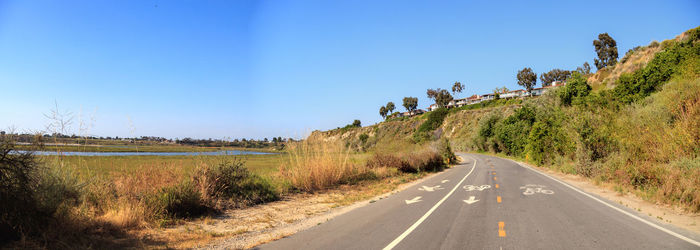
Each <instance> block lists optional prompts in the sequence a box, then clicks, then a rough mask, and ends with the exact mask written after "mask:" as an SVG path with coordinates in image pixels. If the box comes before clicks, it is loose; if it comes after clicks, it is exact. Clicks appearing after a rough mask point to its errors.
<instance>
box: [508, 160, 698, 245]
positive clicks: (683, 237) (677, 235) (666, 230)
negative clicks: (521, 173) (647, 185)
mask: <svg viewBox="0 0 700 250" xmlns="http://www.w3.org/2000/svg"><path fill="white" fill-rule="evenodd" d="M511 161H513V160H511ZM513 162H515V163H516V164H518V165H520V166H522V167H524V168H527V169H530V170H532V171H534V172H536V173H538V174H540V175H542V176H544V177H547V178H549V179H552V180H554V181H556V182H558V183H559V184H562V185H564V186H566V187H568V188H571V189H572V190H574V191H576V192H579V193H581V194H583V195H585V196H587V197H588V198H591V199H593V200H595V201H597V202H600V203H602V204H604V205H606V206H608V207H610V208H612V209H615V210H617V211H618V212H620V213H623V214H625V215H627V216H629V217H632V218H634V219H636V220H638V221H641V222H644V223H645V224H647V225H649V226H651V227H653V228H656V229H658V230H661V231H663V232H665V233H667V234H670V235H672V236H675V237H676V238H679V239H681V240H684V241H686V242H688V243H690V244H694V245H696V246H700V242H697V241H695V240H693V239H691V238H688V237H685V236H683V235H681V234H679V233H676V232H674V231H671V230H668V229H666V228H664V227H662V226H659V225H656V224H654V223H652V222H650V221H648V220H645V219H642V218H641V217H639V216H636V215H634V214H632V213H629V212H627V211H625V210H623V209H620V208H618V207H616V206H613V205H611V204H609V203H607V202H605V201H603V200H601V199H598V198H596V197H595V196H593V195H590V194H588V193H586V192H584V191H581V190H579V189H578V188H576V187H574V186H571V185H569V184H567V183H565V182H563V181H560V180H558V179H557V178H554V177H551V176H549V175H547V174H545V173H542V172H540V171H539V170H537V169H534V168H531V167H530V166H527V165H525V164H521V163H520V162H516V161H513Z"/></svg>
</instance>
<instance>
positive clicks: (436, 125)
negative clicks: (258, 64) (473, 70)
mask: <svg viewBox="0 0 700 250" xmlns="http://www.w3.org/2000/svg"><path fill="white" fill-rule="evenodd" d="M482 105H483V104H482ZM438 111H440V110H438ZM438 111H433V112H429V113H426V114H423V115H419V116H416V117H411V118H401V119H393V120H390V121H386V122H381V123H379V124H376V125H372V126H367V127H362V128H344V129H336V130H331V131H325V132H320V131H315V132H314V133H312V135H311V136H310V137H309V139H310V140H324V141H336V140H341V141H343V142H345V144H346V146H348V147H350V148H352V149H353V150H356V151H366V152H375V153H383V152H401V151H410V150H411V149H412V148H415V147H418V145H424V144H426V143H432V142H434V141H440V140H445V139H446V140H449V144H450V145H451V146H452V148H454V149H456V150H460V151H481V152H491V153H500V154H506V155H509V156H512V157H516V158H520V159H523V160H525V161H528V162H530V163H533V164H537V165H539V166H545V167H549V168H552V169H556V170H559V171H562V172H565V173H570V174H577V175H581V176H585V177H588V178H590V179H592V180H593V181H595V182H596V183H609V184H610V185H612V186H614V187H615V189H616V190H617V191H618V192H622V193H624V192H628V191H630V192H634V193H636V194H637V195H639V196H641V197H643V198H645V199H647V200H650V201H653V202H662V203H666V204H674V205H678V206H680V207H683V208H685V209H687V210H690V211H694V212H698V211H700V189H699V188H698V187H700V28H695V29H692V30H689V31H686V32H684V33H683V34H682V35H679V36H678V37H676V38H675V39H671V40H667V41H664V42H662V43H652V44H650V45H649V46H645V47H639V48H637V49H634V50H632V51H631V52H629V53H628V54H627V55H626V56H625V57H624V58H623V59H622V60H621V61H620V63H618V64H617V65H616V66H614V67H610V68H607V69H603V70H600V71H598V72H597V73H595V74H592V75H588V76H582V75H579V74H577V73H574V75H573V76H572V78H571V79H569V80H568V83H567V85H566V86H565V87H561V88H558V89H556V90H554V91H550V92H548V93H546V94H545V95H543V96H541V97H537V98H533V99H526V100H524V101H522V102H517V103H505V102H504V103H501V105H495V107H490V106H489V107H484V108H478V107H476V108H474V107H471V108H457V109H451V110H443V111H440V112H442V113H444V114H443V115H437V114H438V113H439V112H438Z"/></svg>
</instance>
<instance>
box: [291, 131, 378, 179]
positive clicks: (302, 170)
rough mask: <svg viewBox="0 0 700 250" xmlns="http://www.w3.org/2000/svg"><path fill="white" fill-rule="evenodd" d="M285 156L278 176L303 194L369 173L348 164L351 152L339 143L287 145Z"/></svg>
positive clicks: (354, 164)
mask: <svg viewBox="0 0 700 250" xmlns="http://www.w3.org/2000/svg"><path fill="white" fill-rule="evenodd" d="M288 155H289V157H288V159H287V160H286V162H284V163H283V164H282V166H280V173H281V175H282V176H283V177H284V178H285V179H286V180H287V181H289V183H290V184H291V185H292V186H293V187H294V188H296V189H299V190H302V191H307V192H310V191H316V190H321V189H326V188H329V187H333V186H336V185H338V184H343V183H347V182H350V181H352V180H353V179H355V178H358V177H361V176H363V175H364V174H366V173H367V172H368V170H367V168H366V167H365V166H363V165H360V164H356V163H354V162H352V161H351V159H350V151H349V150H348V149H347V148H346V147H345V146H344V145H342V144H340V142H323V141H313V142H312V141H309V140H304V141H301V142H296V143H290V144H289V145H288Z"/></svg>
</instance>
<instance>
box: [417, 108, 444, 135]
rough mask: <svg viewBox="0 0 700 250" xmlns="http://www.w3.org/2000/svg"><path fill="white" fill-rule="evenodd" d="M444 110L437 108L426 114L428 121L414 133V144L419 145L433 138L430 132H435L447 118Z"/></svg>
mask: <svg viewBox="0 0 700 250" xmlns="http://www.w3.org/2000/svg"><path fill="white" fill-rule="evenodd" d="M447 113H448V112H447V109H446V108H439V109H436V110H434V111H432V112H430V113H428V119H427V120H426V121H425V122H423V124H421V125H420V127H418V129H417V130H416V132H415V133H414V134H413V140H414V142H416V143H420V142H423V141H426V140H430V139H432V138H433V136H432V135H431V132H433V131H434V130H436V129H437V128H439V127H440V126H441V125H442V122H443V121H444V120H445V117H446V116H447Z"/></svg>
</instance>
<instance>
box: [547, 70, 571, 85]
mask: <svg viewBox="0 0 700 250" xmlns="http://www.w3.org/2000/svg"><path fill="white" fill-rule="evenodd" d="M569 77H571V71H568V70H562V69H553V70H551V71H549V72H547V73H542V75H540V81H541V82H542V87H547V86H550V85H552V82H555V81H559V82H564V81H566V80H567V79H569Z"/></svg>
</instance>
